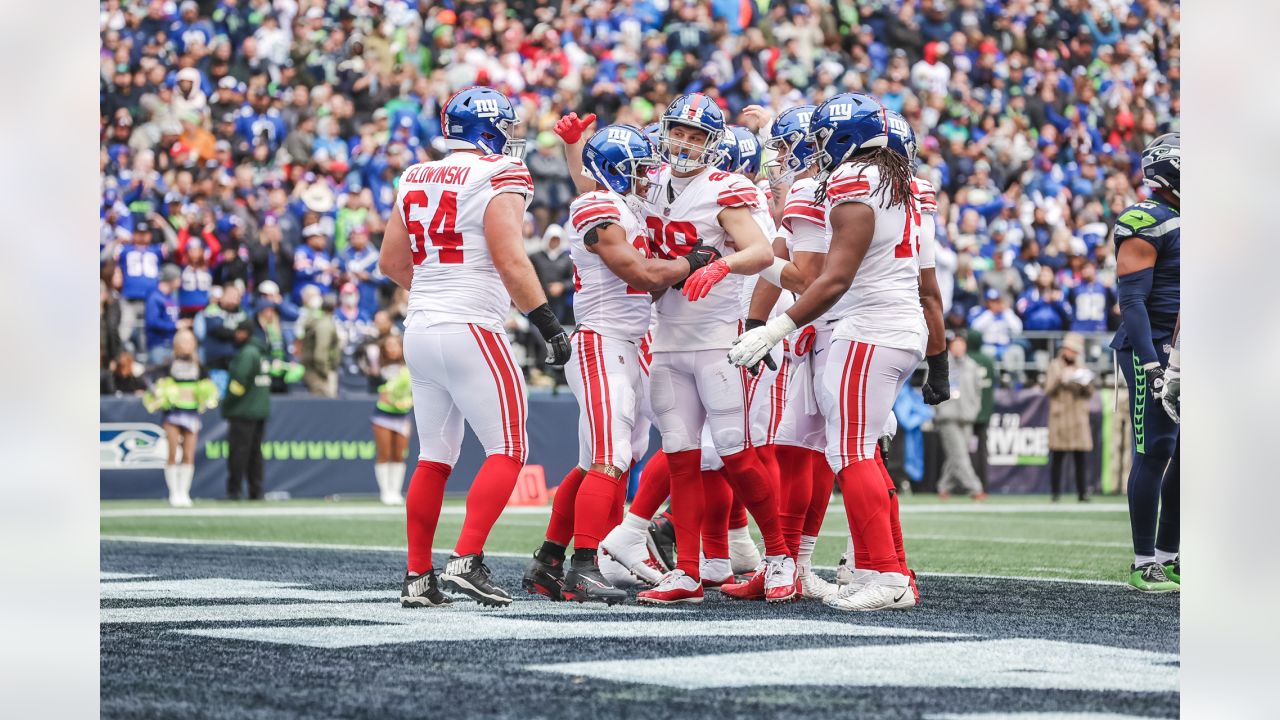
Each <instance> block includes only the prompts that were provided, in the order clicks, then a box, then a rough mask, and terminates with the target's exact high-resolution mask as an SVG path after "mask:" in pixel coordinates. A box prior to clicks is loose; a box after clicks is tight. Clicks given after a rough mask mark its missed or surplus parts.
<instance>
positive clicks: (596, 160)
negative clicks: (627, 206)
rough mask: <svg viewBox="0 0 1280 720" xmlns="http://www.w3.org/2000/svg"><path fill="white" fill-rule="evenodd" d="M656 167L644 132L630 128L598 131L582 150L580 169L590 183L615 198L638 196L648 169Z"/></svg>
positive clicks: (652, 148) (627, 126)
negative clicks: (599, 185)
mask: <svg viewBox="0 0 1280 720" xmlns="http://www.w3.org/2000/svg"><path fill="white" fill-rule="evenodd" d="M658 164H659V160H658V157H657V152H656V150H655V149H654V147H653V145H652V144H651V143H650V142H649V139H648V138H647V137H645V135H644V131H642V130H641V129H640V128H637V127H635V126H632V125H610V126H608V127H606V128H603V129H601V130H600V131H599V132H597V133H596V134H595V135H592V136H591V139H590V140H588V141H587V144H586V146H585V147H583V148H582V167H583V168H584V169H585V170H586V171H587V174H588V175H590V176H591V178H592V179H593V180H595V181H596V182H598V183H600V184H601V185H604V186H605V187H607V188H609V189H610V190H612V191H614V192H616V193H618V194H619V195H624V196H625V195H628V194H636V195H638V194H640V183H642V182H647V181H648V173H649V169H650V168H652V167H655V166H657V165H658Z"/></svg>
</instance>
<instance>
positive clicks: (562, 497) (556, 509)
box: [547, 467, 586, 545]
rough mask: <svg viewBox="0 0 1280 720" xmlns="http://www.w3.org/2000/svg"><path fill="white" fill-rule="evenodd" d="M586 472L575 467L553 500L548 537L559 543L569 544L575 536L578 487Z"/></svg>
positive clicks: (561, 483) (561, 482) (557, 490)
mask: <svg viewBox="0 0 1280 720" xmlns="http://www.w3.org/2000/svg"><path fill="white" fill-rule="evenodd" d="M584 477H586V472H585V471H583V469H582V468H580V467H574V468H573V469H572V470H570V471H569V474H568V475H565V476H564V479H563V480H561V481H560V485H559V487H557V488H556V495H555V497H554V498H552V500H551V520H550V521H549V522H548V523H547V539H548V540H550V541H551V542H553V543H555V544H557V545H568V544H569V538H571V537H573V508H574V504H575V502H576V499H577V496H578V487H579V485H580V484H581V483H582V478H584Z"/></svg>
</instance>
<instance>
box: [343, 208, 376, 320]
mask: <svg viewBox="0 0 1280 720" xmlns="http://www.w3.org/2000/svg"><path fill="white" fill-rule="evenodd" d="M348 239H349V241H350V242H349V244H348V246H347V247H345V248H343V250H342V251H341V252H339V253H338V268H339V269H340V270H341V271H342V275H343V279H344V281H345V282H347V283H354V284H355V286H356V287H357V288H359V292H360V303H359V305H360V312H361V313H363V314H364V315H365V316H366V317H369V318H372V317H373V316H374V314H375V313H377V312H378V306H379V303H380V298H379V297H378V295H379V293H380V292H381V288H382V287H383V286H384V285H386V284H387V278H386V276H384V275H383V274H382V273H381V272H380V271H379V270H378V249H377V248H375V247H374V246H373V245H371V244H370V243H369V228H367V227H365V226H364V225H356V226H354V227H352V228H351V232H350V235H349V236H348Z"/></svg>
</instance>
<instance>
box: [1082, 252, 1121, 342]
mask: <svg viewBox="0 0 1280 720" xmlns="http://www.w3.org/2000/svg"><path fill="white" fill-rule="evenodd" d="M1115 306H1116V296H1115V291H1113V290H1112V289H1111V288H1109V287H1107V286H1105V285H1103V284H1102V283H1100V282H1098V266H1097V264H1096V263H1094V262H1093V261H1092V260H1089V261H1086V262H1085V264H1084V266H1083V267H1081V268H1080V282H1078V283H1076V286H1075V287H1073V288H1071V308H1072V310H1073V313H1072V315H1073V317H1072V320H1071V329H1072V330H1074V331H1075V332H1081V333H1100V332H1106V331H1107V328H1108V320H1109V316H1111V315H1113V314H1114V312H1113V310H1112V308H1114V307H1115Z"/></svg>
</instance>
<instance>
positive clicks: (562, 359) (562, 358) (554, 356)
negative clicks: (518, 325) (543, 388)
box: [529, 303, 569, 367]
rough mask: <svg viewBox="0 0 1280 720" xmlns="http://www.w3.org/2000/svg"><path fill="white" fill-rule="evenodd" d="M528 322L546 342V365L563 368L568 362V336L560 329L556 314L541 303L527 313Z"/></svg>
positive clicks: (548, 306) (549, 307)
mask: <svg viewBox="0 0 1280 720" xmlns="http://www.w3.org/2000/svg"><path fill="white" fill-rule="evenodd" d="M529 322H531V323H533V325H534V327H536V328H538V332H540V333H542V339H543V340H546V341H547V364H548V365H550V366H552V367H564V364H565V363H567V362H569V335H568V333H566V332H565V331H564V328H562V327H560V321H559V320H557V319H556V314H555V313H553V312H551V306H550V305H548V304H546V303H543V304H541V305H539V306H538V307H536V308H534V309H532V310H530V311H529Z"/></svg>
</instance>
